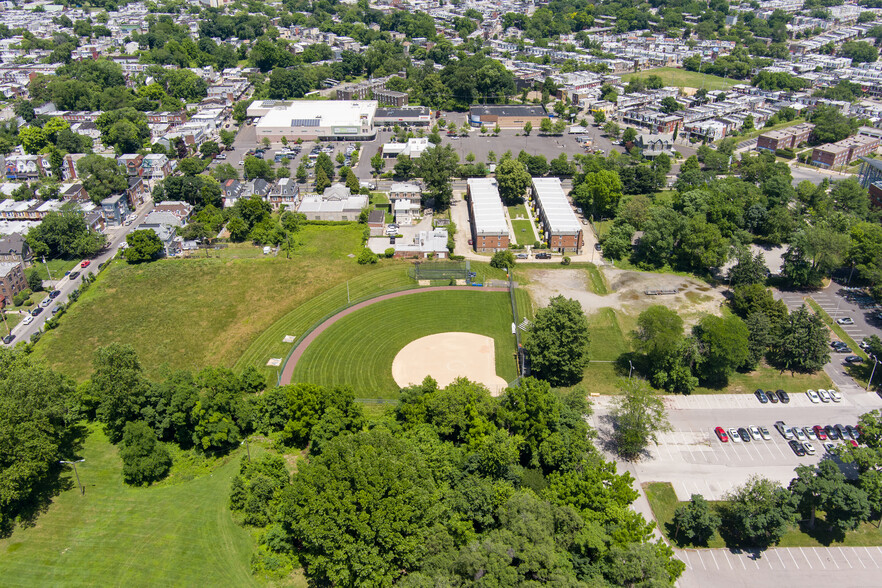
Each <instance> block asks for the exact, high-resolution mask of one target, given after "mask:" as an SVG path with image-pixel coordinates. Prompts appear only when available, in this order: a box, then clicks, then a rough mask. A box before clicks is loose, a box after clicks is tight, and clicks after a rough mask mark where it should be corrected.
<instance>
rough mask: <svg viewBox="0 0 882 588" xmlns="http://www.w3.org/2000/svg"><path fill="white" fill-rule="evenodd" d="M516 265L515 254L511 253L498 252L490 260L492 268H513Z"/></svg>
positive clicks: (506, 251)
mask: <svg viewBox="0 0 882 588" xmlns="http://www.w3.org/2000/svg"><path fill="white" fill-rule="evenodd" d="M514 264H515V258H514V253H512V252H511V251H508V250H505V251H497V252H496V253H494V254H493V257H492V258H491V259H490V267H498V268H512V267H514Z"/></svg>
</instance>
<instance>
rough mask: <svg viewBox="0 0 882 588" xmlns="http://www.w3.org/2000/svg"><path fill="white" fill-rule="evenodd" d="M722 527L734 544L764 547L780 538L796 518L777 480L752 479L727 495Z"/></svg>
mask: <svg viewBox="0 0 882 588" xmlns="http://www.w3.org/2000/svg"><path fill="white" fill-rule="evenodd" d="M726 498H727V500H728V501H729V504H728V505H727V507H726V509H725V512H724V514H723V527H724V528H725V529H726V533H728V534H731V535H732V538H733V539H734V540H735V541H736V542H737V544H739V545H742V546H745V547H760V548H765V547H768V546H770V545H774V544H775V543H777V542H778V541H780V539H781V536H782V535H784V533H785V532H786V531H787V529H788V528H789V527H790V525H791V524H792V523H793V520H794V518H795V510H794V507H793V504H792V501H791V499H790V493H789V492H788V491H787V490H785V489H784V488H782V487H781V486H780V485H779V484H778V483H777V482H774V481H772V480H769V479H767V478H763V477H760V476H751V478H750V479H749V480H748V481H747V482H746V483H745V484H744V485H742V486H739V487H737V488H735V489H734V490H733V491H732V492H730V493H729V494H728V495H727V497H726Z"/></svg>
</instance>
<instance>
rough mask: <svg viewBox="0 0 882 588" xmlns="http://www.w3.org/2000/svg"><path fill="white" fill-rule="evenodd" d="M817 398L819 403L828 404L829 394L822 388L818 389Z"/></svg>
mask: <svg viewBox="0 0 882 588" xmlns="http://www.w3.org/2000/svg"><path fill="white" fill-rule="evenodd" d="M818 396H820V397H821V402H830V393H829V392H827V391H826V390H824V389H823V388H820V389H818Z"/></svg>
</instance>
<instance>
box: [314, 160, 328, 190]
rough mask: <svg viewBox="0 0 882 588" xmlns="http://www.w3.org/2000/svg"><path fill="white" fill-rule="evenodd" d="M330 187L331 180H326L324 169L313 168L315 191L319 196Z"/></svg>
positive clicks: (326, 175)
mask: <svg viewBox="0 0 882 588" xmlns="http://www.w3.org/2000/svg"><path fill="white" fill-rule="evenodd" d="M330 187H331V180H329V179H328V174H326V173H325V169H324V168H322V167H318V166H316V168H315V191H316V192H318V193H319V194H321V193H322V192H324V191H325V189H327V188H330Z"/></svg>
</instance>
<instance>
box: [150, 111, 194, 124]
mask: <svg viewBox="0 0 882 588" xmlns="http://www.w3.org/2000/svg"><path fill="white" fill-rule="evenodd" d="M145 114H146V115H147V122H148V123H149V124H153V125H158V124H165V125H180V124H184V123H185V122H186V121H187V113H186V112H184V111H183V110H180V111H177V112H147V113H145Z"/></svg>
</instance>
